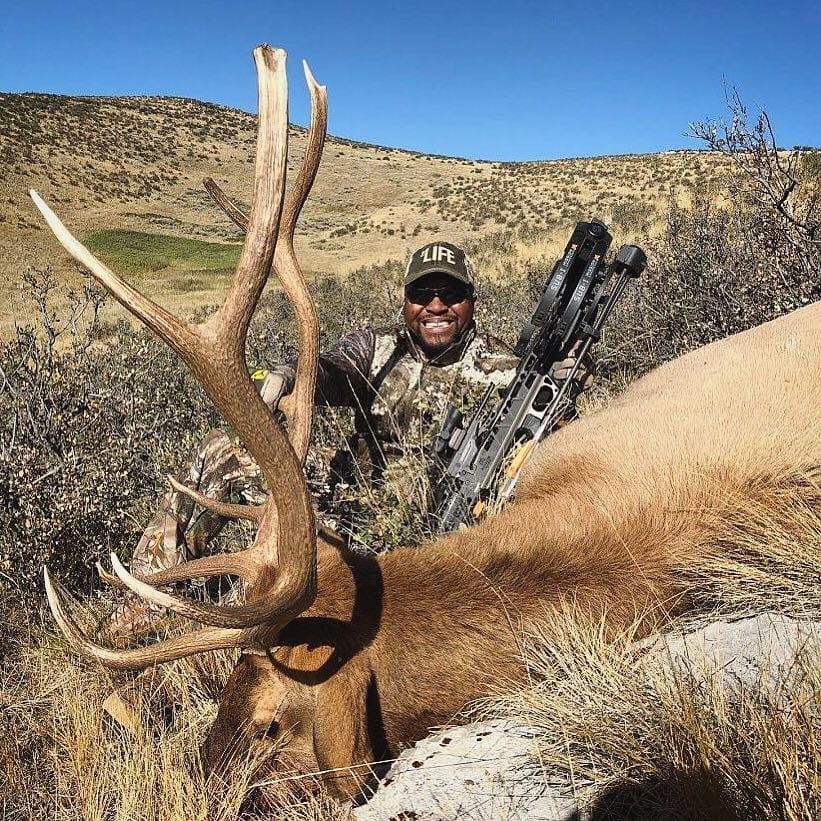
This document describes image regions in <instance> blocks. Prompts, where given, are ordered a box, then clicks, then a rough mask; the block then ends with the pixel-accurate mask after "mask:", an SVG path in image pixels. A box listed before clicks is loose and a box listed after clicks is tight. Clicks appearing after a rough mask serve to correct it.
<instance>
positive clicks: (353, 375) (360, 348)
mask: <svg viewBox="0 0 821 821" xmlns="http://www.w3.org/2000/svg"><path fill="white" fill-rule="evenodd" d="M374 341H375V334H374V332H373V330H372V329H371V328H360V329H359V330H356V331H353V332H352V333H349V334H348V335H347V336H343V337H342V339H340V340H339V342H337V343H336V344H335V345H333V346H332V347H331V348H329V349H328V350H327V351H325V352H324V353H321V354H320V355H319V364H318V366H317V373H316V402H317V404H318V405H334V406H337V407H342V406H345V407H357V406H360V405H367V404H368V403H369V399H370V387H369V373H370V369H371V363H372V362H373V351H374ZM296 363H297V360H296V359H291V360H289V361H288V362H286V363H285V364H284V365H278V366H277V367H276V368H272V370H274V371H276V372H277V373H281V374H282V376H283V377H284V379H285V393H290V392H291V391H292V390H293V387H294V381H295V379H296Z"/></svg>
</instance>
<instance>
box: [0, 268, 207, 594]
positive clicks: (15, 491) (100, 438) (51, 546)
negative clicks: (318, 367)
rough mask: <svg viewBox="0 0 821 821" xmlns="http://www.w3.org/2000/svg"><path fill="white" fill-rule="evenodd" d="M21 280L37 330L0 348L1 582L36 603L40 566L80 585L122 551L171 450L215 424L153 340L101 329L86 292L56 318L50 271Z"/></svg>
mask: <svg viewBox="0 0 821 821" xmlns="http://www.w3.org/2000/svg"><path fill="white" fill-rule="evenodd" d="M25 281H26V283H27V287H28V289H29V295H30V297H31V299H32V300H33V301H34V302H35V304H36V306H37V309H38V313H39V318H40V323H39V327H38V328H34V327H18V328H17V329H16V333H15V335H14V337H13V339H12V340H11V341H10V342H8V343H5V344H3V345H2V347H0V506H2V515H0V567H2V576H0V586H1V587H2V588H3V592H4V594H5V593H11V595H13V596H15V597H16V598H18V599H19V600H20V601H22V602H23V603H24V604H25V605H26V606H29V607H34V606H36V605H37V603H38V600H39V599H40V597H41V592H40V591H41V587H40V581H39V576H40V573H41V569H42V566H43V565H44V564H46V563H48V565H49V567H51V568H52V569H53V570H54V571H55V572H56V573H57V574H58V575H59V576H60V578H61V579H64V580H67V581H68V583H69V584H70V586H71V587H72V588H74V589H78V588H79V589H82V588H84V587H87V586H88V584H89V581H90V571H91V568H92V566H93V563H94V561H95V560H97V559H100V558H102V557H103V555H104V554H105V553H107V551H109V550H111V549H116V550H118V551H122V552H123V553H125V554H126V555H127V553H128V550H127V549H126V550H124V551H123V550H122V548H123V546H124V545H129V546H130V545H131V544H133V543H134V542H135V541H136V538H137V535H138V533H139V532H140V529H141V528H140V522H141V521H142V520H143V519H144V517H145V514H146V512H147V501H148V500H149V499H151V498H153V496H154V494H155V492H156V487H157V486H158V485H159V484H160V483H161V482H162V476H163V475H164V474H165V473H167V472H168V471H169V469H170V468H171V467H172V466H173V465H174V464H175V463H176V462H177V460H178V459H179V451H180V447H181V446H183V447H185V446H186V445H189V446H190V443H192V442H193V439H194V438H195V437H196V436H197V435H201V434H202V433H203V432H204V431H205V430H206V429H207V428H208V427H209V426H210V425H211V424H213V423H214V422H215V421H216V420H215V415H214V413H213V411H212V410H210V407H209V405H208V402H207V399H206V397H205V396H204V394H203V393H202V391H201V390H200V388H199V387H198V386H197V385H196V383H195V382H194V381H193V379H192V378H191V377H189V376H188V375H187V373H186V372H185V369H184V368H183V367H182V366H181V365H180V363H179V362H178V361H177V359H176V358H175V357H174V355H173V354H171V352H170V351H169V350H168V349H166V348H165V346H164V345H163V344H162V343H160V342H158V341H157V340H155V339H154V338H152V337H151V336H149V335H148V334H146V333H136V332H134V331H133V330H132V329H131V327H130V326H128V325H127V324H125V323H121V324H118V325H116V326H113V327H102V326H101V325H100V323H99V322H98V312H99V308H100V306H101V304H102V296H101V295H100V293H99V292H98V291H97V290H96V289H95V288H93V287H91V286H88V285H87V286H86V287H85V288H84V289H83V290H82V291H81V292H70V293H69V294H68V297H69V302H70V305H71V308H70V310H69V314H68V317H67V318H65V319H63V320H58V319H57V317H56V313H55V311H54V309H53V307H52V305H53V301H54V297H55V283H54V281H53V279H52V277H51V275H50V273H49V272H48V271H46V272H35V271H29V272H28V273H27V274H26V277H25Z"/></svg>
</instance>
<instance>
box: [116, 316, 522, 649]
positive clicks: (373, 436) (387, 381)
mask: <svg viewBox="0 0 821 821" xmlns="http://www.w3.org/2000/svg"><path fill="white" fill-rule="evenodd" d="M517 364H518V359H517V358H516V356H515V355H514V354H513V352H512V350H511V349H510V348H509V347H507V346H506V345H505V344H504V343H502V342H501V341H499V340H497V339H495V338H493V337H490V336H483V335H480V334H478V333H476V330H475V328H474V327H471V328H469V329H468V330H467V331H466V333H464V334H463V335H462V338H461V339H460V341H459V342H458V343H457V344H455V345H452V346H451V347H450V348H449V349H448V350H447V351H445V353H443V354H442V355H440V356H438V357H437V358H435V359H433V360H428V359H427V358H426V357H425V356H424V354H423V353H422V352H421V351H420V350H419V348H418V347H417V346H416V344H415V343H414V341H413V339H412V338H411V336H410V335H409V334H408V332H407V330H406V329H405V327H404V326H400V327H394V328H388V329H383V330H373V329H371V328H364V329H360V330H357V331H354V332H353V333H351V334H349V335H348V336H346V337H344V338H343V339H341V340H340V341H339V342H338V343H337V344H336V345H334V346H333V347H332V348H331V349H330V350H328V351H327V352H325V353H323V354H322V355H321V357H320V361H319V366H318V373H317V390H316V400H317V403H318V404H319V405H334V406H347V407H351V408H352V409H353V411H354V416H355V429H356V433H355V434H354V436H353V437H352V439H351V440H350V441H349V442H348V452H347V453H340V454H338V455H337V457H335V458H334V459H333V460H332V473H333V474H334V475H335V481H345V482H348V483H353V482H355V481H356V479H357V478H366V479H368V480H374V479H377V480H378V479H379V478H380V477H384V478H385V479H386V480H389V481H390V483H391V486H392V487H394V488H398V489H399V490H398V491H397V492H398V493H402V492H403V491H402V488H403V486H404V487H406V489H407V492H408V498H411V495H410V493H411V488H410V487H409V486H408V483H410V485H412V484H413V482H414V479H415V477H414V476H412V475H411V473H412V472H413V473H416V472H418V471H414V470H412V465H410V464H408V462H407V460H406V459H405V455H406V454H405V453H404V451H403V442H406V441H407V440H408V438H409V437H410V439H411V441H414V442H418V443H420V447H421V450H422V451H423V452H425V453H427V452H429V451H430V452H432V447H431V445H432V443H433V437H434V436H435V434H436V432H437V429H438V424H439V422H440V420H441V419H442V418H443V415H444V412H445V408H446V407H447V405H448V403H450V402H453V403H455V404H456V405H457V406H458V407H460V409H463V410H468V409H469V407H470V406H471V405H472V404H473V402H475V401H476V399H477V398H478V397H479V396H480V395H481V394H482V393H483V392H484V390H485V389H486V388H487V386H488V385H491V384H492V385H496V386H497V387H498V388H499V389H500V390H501V389H503V388H504V387H505V386H506V385H507V384H508V383H509V382H510V380H511V379H512V377H513V374H514V372H515V369H516V365H517ZM295 366H296V363H295V362H288V363H286V364H284V365H280V366H278V367H277V368H275V369H274V371H275V372H276V373H277V374H278V375H281V376H282V377H283V382H284V393H289V392H290V391H291V389H292V388H293V383H294V378H295V373H296V370H295ZM267 374H268V371H265V370H259V371H256V372H255V373H254V374H253V379H254V382H255V384H257V386H258V389H259V390H260V391H261V392H262V393H263V396H264V395H265V394H264V390H265V388H264V387H263V386H264V385H265V384H266V381H265V380H266V375H267ZM278 398H279V397H278V396H276V399H275V400H274V401H273V403H272V409H273V408H274V407H275V404H276V400H278ZM425 444H426V445H427V447H425ZM351 455H352V456H353V459H351ZM437 467H440V466H437V465H436V463H435V462H434V461H431V463H430V468H431V471H435V470H436V469H437ZM386 471H387V475H385V474H386ZM177 479H178V480H179V481H180V482H182V483H183V484H185V485H186V486H188V487H191V488H194V489H196V490H197V491H199V492H200V493H202V494H204V495H205V496H209V497H211V498H214V499H220V500H223V501H232V502H236V503H246V504H250V503H254V504H259V503H260V502H261V501H262V500H263V499H264V490H263V482H262V476H261V473H260V471H259V468H258V467H257V466H256V464H255V463H254V461H253V460H252V459H251V457H250V456H249V455H248V453H247V452H246V451H245V450H244V448H243V447H242V446H241V445H240V443H239V442H237V441H234V440H232V439H231V438H230V437H229V436H228V435H227V434H226V433H225V432H223V431H219V430H214V431H211V433H209V434H208V436H206V437H205V439H203V441H202V442H201V443H200V444H199V445H198V447H197V448H196V449H195V451H194V453H193V454H192V457H191V461H190V465H189V467H188V468H186V469H185V470H183V471H182V473H180V474H179V475H178V476H177ZM224 524H225V520H224V519H223V517H221V516H218V515H216V514H214V513H212V512H210V511H207V510H203V509H201V508H200V507H199V506H198V505H195V504H194V503H193V502H192V501H191V500H190V499H189V498H188V497H187V496H185V495H184V494H182V493H180V492H178V491H175V490H171V491H169V492H168V493H167V494H166V495H165V496H164V497H163V498H162V500H161V502H160V505H159V508H158V510H157V513H156V514H155V515H154V517H153V518H152V520H151V522H150V523H149V525H148V526H147V527H146V529H145V531H144V533H143V535H142V537H141V538H140V541H139V543H138V544H137V547H136V549H135V551H134V557H133V559H132V563H131V570H132V572H133V573H135V574H137V575H144V574H147V573H153V572H156V571H158V570H163V569H166V568H168V567H172V566H174V565H176V564H179V563H180V562H183V561H186V560H188V559H192V558H197V557H199V556H201V555H203V553H204V552H205V550H206V549H207V546H208V544H209V543H210V541H211V540H212V539H213V538H214V537H215V536H216V535H217V534H218V533H219V532H220V530H221V529H222V527H223V525H224ZM159 614H160V611H159V610H156V609H152V608H151V607H150V606H149V605H146V604H145V603H143V602H141V601H138V600H136V599H134V598H131V597H129V598H127V599H126V600H125V601H124V602H123V604H122V605H121V606H120V607H119V608H118V610H117V612H116V613H115V614H114V616H113V617H112V621H111V624H110V625H109V632H110V633H111V634H112V635H114V636H121V635H128V634H134V633H139V632H142V631H143V630H144V629H145V628H148V627H151V626H152V623H153V622H154V621H155V617H156V616H158V615H159Z"/></svg>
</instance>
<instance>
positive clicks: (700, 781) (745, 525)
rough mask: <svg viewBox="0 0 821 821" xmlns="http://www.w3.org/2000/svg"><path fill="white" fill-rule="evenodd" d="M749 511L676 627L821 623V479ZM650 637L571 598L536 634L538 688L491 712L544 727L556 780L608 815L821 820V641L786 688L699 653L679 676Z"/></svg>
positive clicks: (720, 536) (789, 486)
mask: <svg viewBox="0 0 821 821" xmlns="http://www.w3.org/2000/svg"><path fill="white" fill-rule="evenodd" d="M738 505H739V509H738V514H737V515H736V516H733V517H731V518H729V519H726V520H723V521H722V522H720V523H717V527H716V531H715V541H714V546H715V548H716V550H715V553H714V557H713V558H712V559H711V560H709V561H708V562H707V563H706V564H702V565H700V566H699V567H692V568H689V569H688V570H687V574H688V576H689V580H690V583H691V589H692V590H693V592H694V603H695V604H696V606H697V610H696V611H695V612H692V611H691V612H690V613H689V614H688V615H687V616H685V617H683V618H682V619H680V620H678V621H677V622H676V623H673V624H670V625H668V629H669V631H670V632H671V633H677V632H679V631H684V630H691V629H694V628H695V627H697V626H699V625H703V624H705V623H706V622H708V621H710V620H712V619H715V618H717V617H718V616H724V617H731V618H733V617H740V616H745V615H754V614H758V613H762V612H765V611H780V612H786V613H788V614H792V615H794V616H798V617H803V618H805V619H810V620H815V621H819V620H821V594H820V593H819V589H818V579H819V578H821V485H819V474H818V473H817V472H816V473H812V474H802V475H798V476H795V477H791V481H788V482H784V483H779V484H777V485H776V486H774V487H773V486H769V487H768V488H767V489H766V490H764V489H762V492H761V493H760V495H758V496H757V497H756V496H755V495H753V496H752V497H751V498H746V499H745V500H743V501H742V500H738ZM639 629H640V628H639V622H638V621H637V624H636V627H634V628H633V629H632V630H628V631H626V632H624V633H622V634H621V635H619V636H616V637H614V636H612V634H610V633H608V632H607V631H605V630H604V628H603V626H602V625H601V624H599V623H592V624H591V623H590V622H589V621H586V620H585V619H584V618H581V617H580V614H579V613H577V612H575V611H574V609H573V607H572V605H571V604H568V606H567V607H566V609H565V611H564V612H563V613H562V614H561V617H560V618H559V619H558V620H556V619H552V620H551V625H550V629H549V632H548V631H547V629H546V628H541V627H536V628H535V629H533V630H532V632H530V634H529V635H528V636H527V641H526V650H525V656H526V661H527V664H528V669H529V672H530V676H531V685H530V686H529V687H527V688H525V689H523V690H519V691H517V692H514V693H511V694H508V695H505V696H503V697H501V698H499V699H496V700H494V701H492V702H489V703H488V704H485V705H482V706H481V708H480V713H481V714H483V715H488V714H490V715H502V716H505V717H510V716H514V717H516V718H517V719H518V720H521V721H523V722H524V723H526V724H527V725H529V726H532V727H534V728H537V729H538V731H539V735H540V742H539V748H540V754H541V757H542V760H543V762H544V769H545V773H546V777H547V778H548V779H551V778H553V779H555V778H556V777H557V776H558V777H559V779H560V780H562V779H564V780H566V781H568V782H570V783H571V784H572V785H573V788H574V790H575V791H576V793H577V795H578V797H579V798H580V799H581V800H582V801H584V802H587V803H588V805H589V806H590V807H591V817H592V818H594V819H604V818H607V819H628V818H630V819H650V818H652V819H670V821H673V819H701V818H727V819H747V818H757V819H758V818H761V819H769V818H773V819H807V820H809V819H813V818H817V817H819V813H821V713H819V695H821V654H819V646H818V645H817V644H814V645H813V644H812V643H809V644H808V645H807V646H805V647H804V648H803V650H802V651H801V652H800V653H799V655H798V657H797V660H796V664H795V665H794V667H793V668H792V669H791V670H789V671H788V675H783V676H782V678H781V679H780V680H776V677H775V676H773V677H770V675H769V674H768V671H766V670H765V671H762V673H761V676H760V678H759V681H758V684H757V685H756V686H753V687H743V688H739V689H734V688H729V689H728V687H727V684H726V682H724V681H723V680H722V677H721V675H716V674H715V671H714V670H713V672H712V673H711V672H710V670H711V669H712V668H709V666H705V665H704V663H703V661H702V660H699V659H697V658H693V659H692V660H691V662H690V663H689V665H687V666H684V667H682V668H681V669H678V670H677V673H676V675H671V674H670V672H669V668H668V667H665V666H664V665H662V664H660V663H659V661H658V660H656V661H650V662H648V657H647V656H645V655H644V652H645V649H646V647H647V644H646V642H639V643H636V642H635V638H636V634H637V631H638V630H639ZM782 672H783V671H782Z"/></svg>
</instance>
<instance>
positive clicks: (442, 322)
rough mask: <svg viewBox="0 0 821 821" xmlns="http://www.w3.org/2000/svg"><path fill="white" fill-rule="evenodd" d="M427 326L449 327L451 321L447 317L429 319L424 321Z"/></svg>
mask: <svg viewBox="0 0 821 821" xmlns="http://www.w3.org/2000/svg"><path fill="white" fill-rule="evenodd" d="M422 324H423V325H424V326H425V327H426V328H434V329H436V328H447V327H448V325H450V321H449V320H446V319H436V320H433V319H429V320H427V321H426V322H423V323H422Z"/></svg>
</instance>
